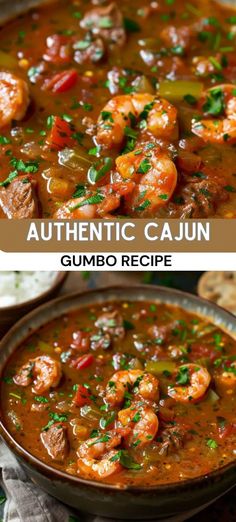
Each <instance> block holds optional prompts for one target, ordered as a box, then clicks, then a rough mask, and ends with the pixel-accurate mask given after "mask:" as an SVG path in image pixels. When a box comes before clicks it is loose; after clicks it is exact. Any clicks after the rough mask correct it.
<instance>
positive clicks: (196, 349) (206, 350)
mask: <svg viewBox="0 0 236 522" xmlns="http://www.w3.org/2000/svg"><path fill="white" fill-rule="evenodd" d="M189 357H190V359H191V360H193V361H195V360H196V359H200V358H201V357H206V358H209V359H210V360H213V359H214V357H215V353H214V348H213V347H212V345H210V344H207V343H206V344H204V343H192V344H191V349H190V352H189Z"/></svg>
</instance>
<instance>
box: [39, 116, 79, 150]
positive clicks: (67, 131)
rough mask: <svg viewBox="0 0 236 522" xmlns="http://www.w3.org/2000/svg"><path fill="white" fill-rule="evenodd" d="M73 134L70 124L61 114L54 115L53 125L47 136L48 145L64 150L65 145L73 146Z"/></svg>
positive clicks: (51, 147) (54, 148) (53, 148)
mask: <svg viewBox="0 0 236 522" xmlns="http://www.w3.org/2000/svg"><path fill="white" fill-rule="evenodd" d="M72 134H73V131H72V129H71V126H70V124H69V123H67V121H65V120H63V119H62V118H60V117H59V116H54V118H53V123H52V127H51V129H50V132H49V134H48V136H47V138H46V142H47V145H48V146H49V147H50V149H52V150H62V149H64V148H65V147H70V146H73V139H72Z"/></svg>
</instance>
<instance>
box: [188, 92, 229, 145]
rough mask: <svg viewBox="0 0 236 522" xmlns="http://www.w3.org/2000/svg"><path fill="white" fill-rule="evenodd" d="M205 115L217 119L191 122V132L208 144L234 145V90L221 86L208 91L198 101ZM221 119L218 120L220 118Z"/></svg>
mask: <svg viewBox="0 0 236 522" xmlns="http://www.w3.org/2000/svg"><path fill="white" fill-rule="evenodd" d="M200 108H201V109H203V111H204V113H205V114H206V115H213V116H216V117H217V118H206V119H205V118H203V119H201V120H200V121H199V120H196V119H193V120H192V132H193V133H194V134H196V135H197V136H199V137H200V138H202V139H203V140H204V141H205V142H209V143H231V144H232V143H236V89H235V86H234V85H231V84H223V85H219V86H217V87H212V88H211V89H208V90H207V91H206V93H205V96H204V97H203V99H202V100H201V101H200ZM221 116H222V118H219V117H221Z"/></svg>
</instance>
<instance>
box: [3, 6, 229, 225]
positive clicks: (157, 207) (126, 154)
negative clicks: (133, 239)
mask: <svg viewBox="0 0 236 522" xmlns="http://www.w3.org/2000/svg"><path fill="white" fill-rule="evenodd" d="M134 4H135V5H134ZM235 51H236V13H235V11H233V10H230V9H228V8H223V7H220V6H219V5H218V4H217V3H215V2H214V1H213V0H193V1H191V2H187V1H186V2H185V1H184V0H160V1H158V2H157V1H154V0H153V1H152V0H136V1H135V3H134V2H130V0H120V1H119V2H118V1H115V0H114V1H112V0H110V1H109V0H108V1H104V0H90V1H89V0H80V1H79V2H78V1H77V0H74V1H73V0H69V1H68V2H64V1H63V0H61V1H58V2H57V3H56V4H55V3H54V4H53V5H51V6H47V7H44V8H42V9H39V10H35V11H32V12H31V13H30V14H27V15H25V16H21V17H20V18H18V19H17V20H15V21H13V22H11V23H10V24H8V25H7V26H5V27H4V28H2V29H1V31H0V167H1V169H0V170H1V173H0V217H1V218H10V219H11V218H37V217H54V218H58V219H64V218H68V219H74V218H78V219H80V218H81V219H92V218H96V217H100V218H102V217H109V216H113V217H119V216H130V217H155V216H157V217H173V218H191V217H192V218H202V217H210V216H216V217H226V218H227V217H228V218H234V217H235V216H236V196H235V193H236V169H235V164H236V147H235V145H236V85H235V84H236V53H235Z"/></svg>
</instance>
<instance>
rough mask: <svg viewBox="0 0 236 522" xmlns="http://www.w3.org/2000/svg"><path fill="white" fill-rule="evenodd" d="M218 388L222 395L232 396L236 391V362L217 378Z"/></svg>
mask: <svg viewBox="0 0 236 522" xmlns="http://www.w3.org/2000/svg"><path fill="white" fill-rule="evenodd" d="M215 381H216V387H217V389H218V390H219V392H221V393H227V394H231V393H232V392H233V390H234V389H236V361H233V362H232V363H231V365H230V366H229V367H228V368H227V370H225V371H223V372H222V373H221V374H218V375H217V376H216V377H215Z"/></svg>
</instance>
